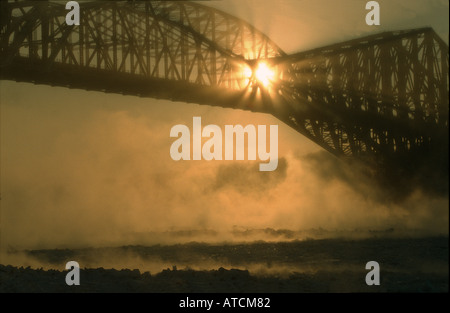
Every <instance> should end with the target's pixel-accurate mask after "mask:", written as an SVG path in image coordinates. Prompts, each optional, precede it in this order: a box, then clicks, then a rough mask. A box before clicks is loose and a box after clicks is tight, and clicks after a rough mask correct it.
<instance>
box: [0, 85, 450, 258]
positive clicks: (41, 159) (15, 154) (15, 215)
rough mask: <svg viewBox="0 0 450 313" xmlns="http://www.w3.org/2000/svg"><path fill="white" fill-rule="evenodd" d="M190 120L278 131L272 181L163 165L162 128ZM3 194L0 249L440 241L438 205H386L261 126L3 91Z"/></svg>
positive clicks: (291, 139)
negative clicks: (348, 235)
mask: <svg viewBox="0 0 450 313" xmlns="http://www.w3.org/2000/svg"><path fill="white" fill-rule="evenodd" d="M24 90H26V92H24ZM50 92H51V94H52V97H51V98H49V97H48V94H49V93H50ZM192 116H202V120H203V121H204V123H205V125H206V124H216V125H218V126H219V127H223V126H224V125H226V124H241V125H246V124H248V123H252V124H265V125H269V124H278V125H279V165H278V168H277V170H276V171H273V172H259V171H258V164H259V162H258V161H178V162H176V161H173V160H172V159H171V157H170V154H169V151H170V145H171V144H172V142H173V138H170V136H169V133H170V129H171V127H172V126H173V125H176V124H185V125H190V123H192ZM405 187H406V186H405ZM409 187H411V186H409ZM1 194H2V200H1V221H2V222H1V227H2V228H1V246H2V248H3V249H15V250H20V249H44V248H80V247H99V246H120V245H128V244H134V243H139V244H157V243H176V242H189V241H193V240H196V241H203V242H212V241H213V242H223V241H227V242H229V241H246V240H250V241H252V240H271V238H272V239H273V238H274V237H273V236H272V237H271V236H270V235H268V233H267V232H260V233H255V234H256V235H255V236H249V237H245V236H244V237H243V236H236V230H237V229H238V230H243V231H245V230H255V229H273V230H291V231H295V232H299V231H305V230H311V229H323V230H327V231H335V232H336V231H337V232H339V231H341V232H342V231H354V230H366V231H369V230H370V231H373V230H380V231H383V230H386V229H395V230H402V231H407V232H409V234H411V233H416V234H420V235H423V234H448V196H447V195H445V196H436V195H427V194H426V193H424V192H423V191H421V190H420V189H414V188H413V192H409V193H408V195H407V196H406V197H405V198H404V200H402V201H401V202H398V201H397V202H389V201H386V199H385V197H383V191H382V190H380V188H379V186H378V185H376V184H375V183H372V182H370V181H367V178H366V177H364V176H363V175H360V174H359V173H358V171H357V169H355V168H354V167H351V166H349V165H347V164H345V163H344V162H342V161H340V160H338V159H336V158H335V157H334V156H332V155H330V154H328V153H327V152H325V151H322V150H321V148H320V147H318V146H316V145H315V144H313V143H311V142H310V141H308V140H307V139H306V138H304V137H302V136H301V135H300V134H298V133H296V132H295V131H293V130H292V129H290V128H289V127H287V126H286V125H284V124H282V123H281V122H279V121H277V120H276V119H275V118H273V117H271V116H269V115H266V114H256V113H250V112H246V111H240V110H232V109H221V108H213V107H208V106H199V105H195V104H186V103H172V102H168V101H156V100H150V99H137V98H133V97H125V96H116V95H105V94H101V93H93V92H85V91H74V90H68V89H64V88H54V87H46V86H33V85H29V84H19V83H10V82H2V85H1ZM208 231H213V235H211V234H210V233H208ZM177 232H178V234H179V233H180V232H184V233H183V236H173V235H171V234H177ZM202 232H203V233H202ZM202 234H203V235H202ZM330 236H332V235H330ZM300 237H301V236H300ZM300 237H299V236H297V237H296V236H294V239H302V238H300ZM277 239H278V240H279V239H280V238H278V237H277ZM281 239H283V240H289V238H281ZM290 239H292V237H291V238H290Z"/></svg>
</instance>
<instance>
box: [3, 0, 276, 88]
mask: <svg viewBox="0 0 450 313" xmlns="http://www.w3.org/2000/svg"><path fill="white" fill-rule="evenodd" d="M8 9H9V10H10V18H9V23H8V24H7V25H5V26H4V27H3V28H2V34H1V36H2V38H1V39H2V40H1V42H2V45H1V47H2V53H3V55H4V57H3V60H2V61H3V62H2V63H3V66H5V65H6V64H7V62H11V60H12V57H16V56H18V55H20V56H22V57H26V58H29V59H31V60H42V61H44V62H46V63H47V64H52V62H57V63H60V64H64V65H74V66H78V67H91V68H96V69H99V70H109V71H113V72H117V73H131V74H135V75H142V76H145V77H152V78H161V79H171V80H178V81H179V80H182V81H187V82H193V83H196V84H200V85H205V86H220V87H224V88H232V89H238V90H239V89H242V88H244V87H245V86H244V85H243V84H244V81H245V77H243V71H242V66H243V65H244V64H245V62H243V60H244V59H250V58H269V57H276V56H280V55H283V54H284V53H283V52H282V51H281V50H280V49H279V48H278V47H277V46H276V45H275V44H274V43H273V42H271V41H270V40H269V39H268V38H267V37H266V36H265V35H263V34H262V33H260V32H258V31H257V30H256V29H254V28H253V27H252V26H250V25H249V24H247V23H244V22H242V21H241V20H238V19H236V18H233V17H231V16H230V15H228V14H225V13H223V12H220V11H218V10H215V9H212V8H208V7H205V6H201V5H198V4H194V3H186V2H169V1H133V2H128V1H106V2H92V3H85V4H82V10H81V20H80V24H81V25H80V26H77V27H73V26H67V25H66V24H65V15H66V14H67V10H65V7H64V5H63V4H57V3H53V2H29V1H23V2H13V3H9V6H8ZM5 63H6V64H5Z"/></svg>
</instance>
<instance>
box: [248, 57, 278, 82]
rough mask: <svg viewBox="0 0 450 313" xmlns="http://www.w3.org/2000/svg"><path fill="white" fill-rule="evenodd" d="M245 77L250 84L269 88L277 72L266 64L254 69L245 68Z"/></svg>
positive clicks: (261, 63) (262, 63)
mask: <svg viewBox="0 0 450 313" xmlns="http://www.w3.org/2000/svg"><path fill="white" fill-rule="evenodd" d="M243 75H244V77H245V78H246V79H247V80H248V81H249V82H252V83H258V84H259V85H260V86H261V85H262V86H263V87H264V88H267V87H268V86H269V85H270V83H271V82H273V81H274V79H275V72H274V71H273V70H272V69H271V68H270V67H269V66H268V65H267V64H266V63H264V62H260V63H258V64H257V65H256V66H255V67H253V68H251V67H249V66H245V67H244V68H243Z"/></svg>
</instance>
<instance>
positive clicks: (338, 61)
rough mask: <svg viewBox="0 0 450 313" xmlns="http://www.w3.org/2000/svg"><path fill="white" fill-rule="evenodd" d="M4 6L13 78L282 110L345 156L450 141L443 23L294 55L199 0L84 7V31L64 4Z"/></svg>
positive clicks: (0, 41) (5, 66)
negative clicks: (260, 64) (266, 72)
mask: <svg viewBox="0 0 450 313" xmlns="http://www.w3.org/2000/svg"><path fill="white" fill-rule="evenodd" d="M64 3H65V2H64ZM0 4H1V17H2V22H1V30H0V53H1V78H2V79H14V80H24V81H30V82H35V83H46V84H54V85H62V86H69V87H72V88H84V89H93V90H100V91H106V92H119V93H128V94H134V95H138V96H149V97H161V98H166V99H172V100H180V101H192V102H196V103H200V104H210V105H220V106H228V107H234V108H241V109H251V110H254V111H260V112H266V113H271V114H273V115H275V116H277V117H278V118H279V119H280V120H282V121H284V122H285V123H287V124H288V125H290V126H292V127H294V128H295V129H296V130H297V131H299V132H300V133H302V134H303V135H305V136H307V137H308V138H310V139H311V140H313V141H314V142H316V143H318V144H319V145H321V146H322V147H324V148H325V149H326V150H328V151H330V152H331V153H333V154H335V155H338V156H348V157H357V158H362V159H365V160H368V159H372V160H374V162H376V163H378V164H380V163H383V162H385V161H386V160H395V162H401V160H402V158H403V159H406V158H410V156H411V155H412V154H413V153H416V152H421V151H426V150H429V148H430V146H431V145H434V146H436V145H439V144H440V143H445V144H446V145H447V146H448V142H445V139H442V138H447V139H448V135H447V137H446V134H447V132H448V46H447V45H446V44H445V43H444V42H443V41H442V40H441V39H440V38H439V37H438V36H437V35H436V34H435V33H434V32H433V31H432V30H431V29H419V30H411V31H402V32H387V33H383V34H378V35H374V36H368V37H365V38H361V39H356V40H352V41H348V42H344V43H339V44H335V45H331V46H327V47H324V48H318V49H314V50H311V51H307V52H302V53H298V54H294V55H286V54H285V53H284V52H283V51H282V50H281V49H280V48H279V47H277V46H276V45H275V44H274V43H273V42H272V41H271V40H270V39H269V38H267V37H266V36H265V35H264V34H262V33H261V32H259V31H257V30H256V29H255V28H253V27H252V26H251V25H249V24H248V23H246V22H244V21H242V20H239V19H237V18H235V17H233V16H231V15H228V14H226V13H224V12H221V11H218V10H215V9H212V8H209V7H206V6H203V5H200V4H195V3H190V2H184V1H183V2H179V1H96V2H87V3H82V10H81V25H80V26H76V27H73V26H67V25H66V23H65V15H66V14H67V10H65V6H64V4H63V3H56V2H48V1H40V2H37V1H9V2H6V1H2V2H0ZM258 60H265V61H266V62H267V63H268V64H272V66H274V67H276V68H277V71H278V74H277V76H278V78H279V81H278V82H275V83H274V84H273V86H271V87H270V92H269V91H268V90H264V88H259V87H258V86H250V85H249V84H248V78H247V77H245V76H244V71H243V67H245V66H250V67H252V66H255V63H256V62H257V61H258ZM256 92H259V96H256ZM249 93H250V96H249V95H248V94H249ZM444 134H445V135H444ZM447 141H448V140H447ZM447 154H448V153H447ZM417 155H419V156H420V155H421V154H420V153H419V154H417Z"/></svg>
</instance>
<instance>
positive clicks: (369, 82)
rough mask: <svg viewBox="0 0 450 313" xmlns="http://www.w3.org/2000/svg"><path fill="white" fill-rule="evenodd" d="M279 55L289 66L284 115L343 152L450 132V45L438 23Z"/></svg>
mask: <svg viewBox="0 0 450 313" xmlns="http://www.w3.org/2000/svg"><path fill="white" fill-rule="evenodd" d="M272 62H273V63H278V64H284V68H285V71H284V75H283V81H282V83H280V85H279V89H280V93H281V94H282V96H283V98H284V99H285V101H286V102H288V103H289V108H288V109H287V111H288V112H287V113H285V115H284V117H283V118H284V120H285V121H286V122H287V123H290V124H291V125H292V126H293V127H294V128H296V129H297V130H299V131H300V132H301V133H303V134H305V135H306V136H307V137H309V138H311V139H312V140H314V141H315V142H317V143H319V144H321V145H322V146H323V147H324V148H326V149H327V150H329V151H331V152H333V153H334V154H336V155H346V156H361V157H368V156H373V155H377V154H381V155H384V156H386V155H389V154H398V155H402V154H405V153H408V152H415V151H422V150H424V149H428V148H429V146H430V145H431V144H432V141H433V140H434V141H436V140H440V139H441V138H442V136H444V137H445V134H446V133H447V132H448V46H447V45H446V44H445V43H444V42H443V41H442V40H441V39H440V38H439V37H438V36H437V35H436V34H435V33H434V31H433V30H432V29H430V28H426V29H418V30H411V31H402V32H388V33H383V34H378V35H375V36H369V37H365V38H361V39H357V40H352V41H348V42H344V43H340V44H336V45H332V46H327V47H324V48H320V49H314V50H312V51H307V52H302V53H299V54H295V55H290V56H286V57H282V58H279V59H276V60H273V61H272ZM279 66H281V65H279ZM447 138H448V137H447Z"/></svg>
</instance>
